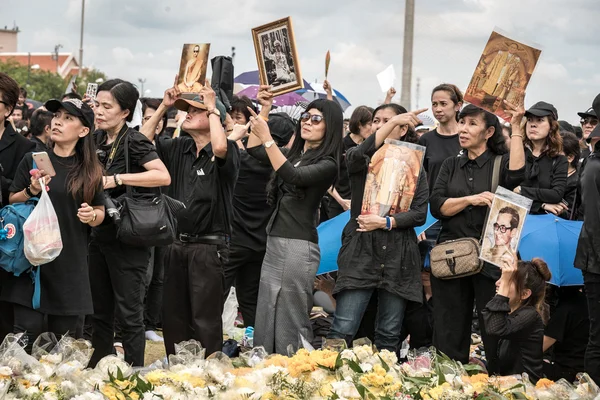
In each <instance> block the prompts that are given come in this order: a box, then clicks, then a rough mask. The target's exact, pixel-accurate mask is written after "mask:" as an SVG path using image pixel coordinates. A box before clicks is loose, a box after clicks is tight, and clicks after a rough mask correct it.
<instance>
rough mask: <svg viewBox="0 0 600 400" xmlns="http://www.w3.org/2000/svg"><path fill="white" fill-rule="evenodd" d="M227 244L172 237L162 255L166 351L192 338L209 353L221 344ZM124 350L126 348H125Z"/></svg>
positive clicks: (218, 348) (219, 348) (170, 350)
mask: <svg viewBox="0 0 600 400" xmlns="http://www.w3.org/2000/svg"><path fill="white" fill-rule="evenodd" d="M226 254H227V247H226V246H225V245H223V246H217V245H208V244H202V243H182V242H180V241H178V240H176V241H175V243H173V244H172V245H171V246H169V250H168V252H167V256H166V258H165V283H164V301H163V333H164V338H165V348H166V350H167V355H170V354H175V344H177V343H180V342H182V341H184V340H190V339H195V340H197V341H199V342H200V343H201V344H202V346H203V347H204V348H205V349H206V355H207V356H208V355H210V354H212V353H214V352H216V351H221V350H222V348H223V325H222V324H223V323H222V320H221V316H222V314H223V305H224V304H223V303H224V300H223V292H224V290H223V288H224V284H225V282H224V276H223V260H222V258H225V257H226ZM125 354H127V349H126V350H125Z"/></svg>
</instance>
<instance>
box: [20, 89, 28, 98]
mask: <svg viewBox="0 0 600 400" xmlns="http://www.w3.org/2000/svg"><path fill="white" fill-rule="evenodd" d="M19 94H21V95H23V97H25V98H27V89H25V88H24V87H20V88H19Z"/></svg>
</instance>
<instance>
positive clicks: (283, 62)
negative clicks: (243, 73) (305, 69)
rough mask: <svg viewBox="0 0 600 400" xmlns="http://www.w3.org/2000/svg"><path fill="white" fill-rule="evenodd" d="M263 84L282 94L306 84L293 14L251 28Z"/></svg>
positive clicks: (277, 93) (275, 92)
mask: <svg viewBox="0 0 600 400" xmlns="http://www.w3.org/2000/svg"><path fill="white" fill-rule="evenodd" d="M252 36H253V38H254V51H255V52H256V61H257V62H258V71H259V76H260V83H261V85H269V86H272V89H273V93H274V94H276V95H281V94H284V93H288V92H292V91H295V90H298V89H302V88H303V87H304V83H303V81H302V74H301V73H300V63H299V59H298V53H297V51H296V42H295V40H294V31H293V29H292V19H291V17H288V18H284V19H280V20H278V21H274V22H271V23H269V24H266V25H262V26H259V27H257V28H254V29H252Z"/></svg>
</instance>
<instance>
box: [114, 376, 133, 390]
mask: <svg viewBox="0 0 600 400" xmlns="http://www.w3.org/2000/svg"><path fill="white" fill-rule="evenodd" d="M115 385H117V387H118V388H119V389H121V390H122V391H127V390H130V389H131V388H133V382H131V381H128V380H126V381H120V380H118V379H115Z"/></svg>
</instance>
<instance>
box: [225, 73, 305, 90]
mask: <svg viewBox="0 0 600 400" xmlns="http://www.w3.org/2000/svg"><path fill="white" fill-rule="evenodd" d="M302 80H303V81H304V89H306V90H313V89H312V86H310V84H309V83H308V82H306V80H304V79H302ZM233 82H234V83H241V84H242V85H260V79H259V78H258V71H248V72H242V73H241V74H239V75H238V76H236V77H235V78H234V79H233Z"/></svg>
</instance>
